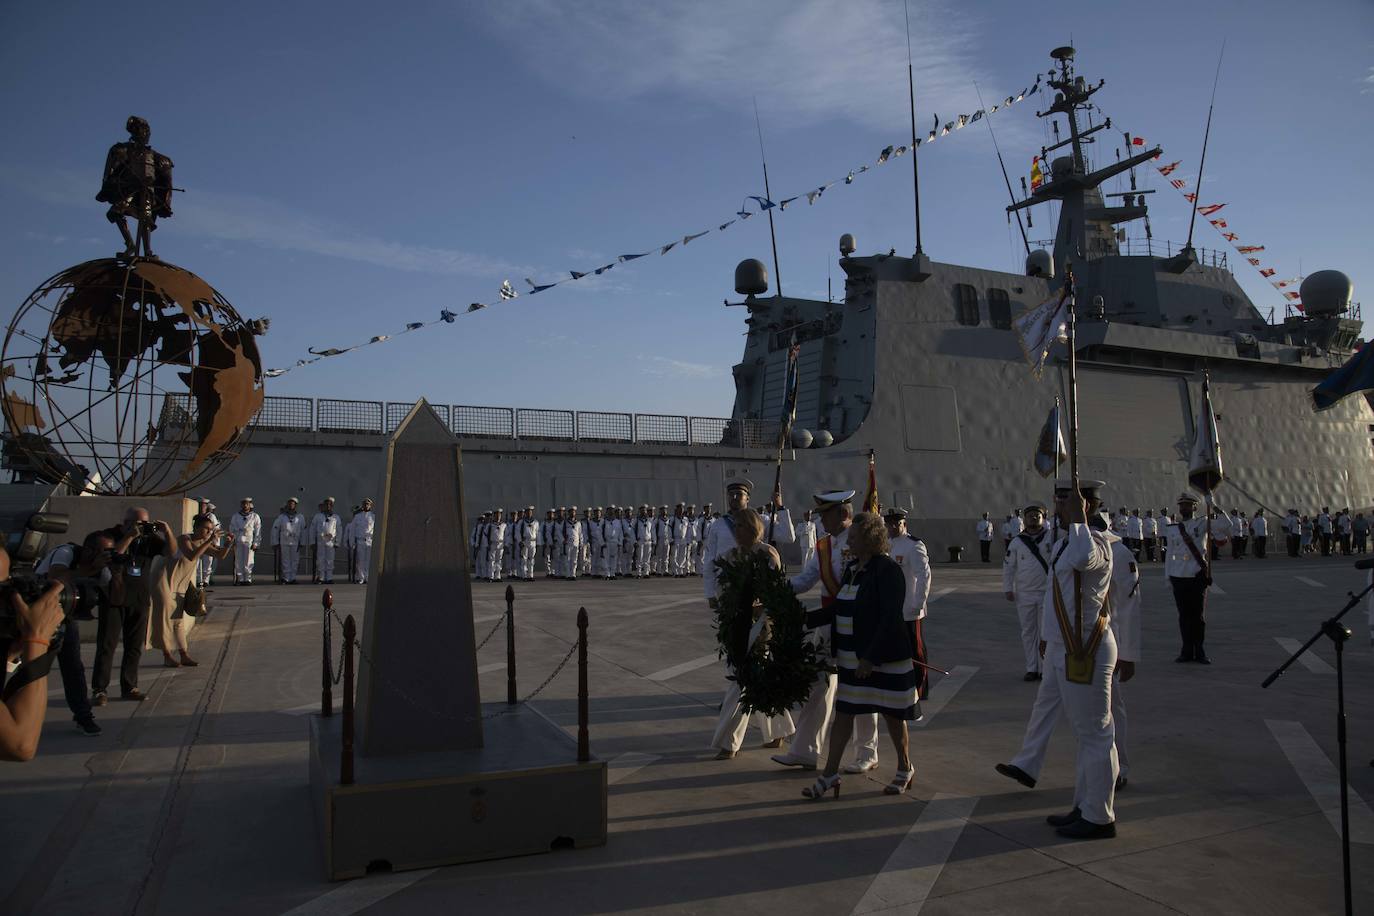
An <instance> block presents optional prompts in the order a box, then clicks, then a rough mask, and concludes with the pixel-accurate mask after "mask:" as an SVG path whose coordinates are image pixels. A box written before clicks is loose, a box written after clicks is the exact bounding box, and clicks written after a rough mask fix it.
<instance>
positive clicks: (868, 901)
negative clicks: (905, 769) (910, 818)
mask: <svg viewBox="0 0 1374 916" xmlns="http://www.w3.org/2000/svg"><path fill="white" fill-rule="evenodd" d="M977 804H978V796H976V795H975V796H972V797H969V796H963V795H936V796H935V797H934V798H933V799H931V800H930V802H929V803H927V804H926V807H925V810H924V811H922V812H921V816H920V817H918V818H917V819H916V823H915V824H913V825H912V826H911V830H909V831H908V832H907V835H906V836H904V837H902V841H901V842H900V843H898V844H897V848H896V849H894V850H893V851H892V855H890V856H888V857H887V862H886V863H885V864H884V865H883V868H882V871H880V872H878V874H877V876H875V877H874V879H873V883H872V884H870V885H869V886H868V890H867V891H865V892H864V895H863V897H861V898H859V902H858V904H857V905H856V906H855V907H854V910H853V913H854V916H858V914H861V913H877V912H901V913H903V914H912V916H915V914H916V913H919V912H921V907H922V906H923V905H924V904H925V902H926V898H927V897H929V896H930V892H931V891H932V890H934V888H935V882H936V881H938V880H940V872H941V871H943V870H944V867H945V862H946V861H947V860H948V859H949V854H950V853H951V852H953V851H954V846H955V844H956V843H958V842H959V836H960V834H962V833H963V832H964V825H965V824H967V823H968V819H969V817H970V816H971V815H972V814H973V809H974V807H976V806H977Z"/></svg>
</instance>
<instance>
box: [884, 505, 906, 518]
mask: <svg viewBox="0 0 1374 916" xmlns="http://www.w3.org/2000/svg"><path fill="white" fill-rule="evenodd" d="M908 514H910V513H908V512H907V511H906V510H905V509H903V508H901V507H900V506H892V507H891V508H889V509H885V510H883V518H903V519H904V518H906V517H907V515H908Z"/></svg>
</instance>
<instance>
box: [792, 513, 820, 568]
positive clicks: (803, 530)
mask: <svg viewBox="0 0 1374 916" xmlns="http://www.w3.org/2000/svg"><path fill="white" fill-rule="evenodd" d="M797 546H798V547H800V548H801V556H802V561H801V565H802V568H803V569H805V568H806V564H807V563H810V562H811V557H812V556H814V555H815V553H816V523H815V522H813V521H812V520H811V510H810V509H807V510H806V515H805V516H804V517H803V518H802V520H801V521H800V522H799V523H798V524H797Z"/></svg>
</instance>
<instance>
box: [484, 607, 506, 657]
mask: <svg viewBox="0 0 1374 916" xmlns="http://www.w3.org/2000/svg"><path fill="white" fill-rule="evenodd" d="M507 613H508V612H507V611H502V612H501V616H500V617H498V618H496V626H494V627H492V628H491V632H490V633H488V634H487V635H486V638H484V639H483V640H482V641H481V642H479V643H478V644H477V649H478V650H479V651H480V650H481V648H482V647H483V646H485V645H486V644H487V643H489V642H491V638H492V637H493V636H495V635H496V631H497V630H499V629H501V624H503V623H505V622H506V614H507Z"/></svg>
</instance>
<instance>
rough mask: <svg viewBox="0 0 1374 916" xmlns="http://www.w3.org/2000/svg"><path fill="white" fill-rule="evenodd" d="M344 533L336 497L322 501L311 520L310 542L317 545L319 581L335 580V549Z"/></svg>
mask: <svg viewBox="0 0 1374 916" xmlns="http://www.w3.org/2000/svg"><path fill="white" fill-rule="evenodd" d="M342 535H343V522H342V521H341V520H340V519H339V517H338V516H337V515H335V514H334V497H332V496H329V497H326V498H325V500H324V502H322V503H320V511H319V512H316V513H315V517H314V518H312V519H311V520H310V543H311V544H313V545H314V546H315V576H316V578H317V580H318V581H319V582H322V583H323V584H325V585H331V584H333V582H334V550H335V548H337V547H338V544H339V541H340V540H341V539H342Z"/></svg>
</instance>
